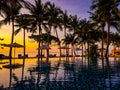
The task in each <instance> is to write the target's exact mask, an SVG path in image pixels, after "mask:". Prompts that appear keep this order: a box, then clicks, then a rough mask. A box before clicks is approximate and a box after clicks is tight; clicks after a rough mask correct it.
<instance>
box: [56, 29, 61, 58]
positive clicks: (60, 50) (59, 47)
mask: <svg viewBox="0 0 120 90" xmlns="http://www.w3.org/2000/svg"><path fill="white" fill-rule="evenodd" d="M55 32H56V36H57V38H59V37H58V32H57V30H56V29H55ZM59 49H60V56H61V45H60V41H59Z"/></svg>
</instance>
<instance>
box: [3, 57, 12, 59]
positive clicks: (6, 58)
mask: <svg viewBox="0 0 120 90" xmlns="http://www.w3.org/2000/svg"><path fill="white" fill-rule="evenodd" d="M2 58H3V59H10V58H11V57H10V56H2Z"/></svg>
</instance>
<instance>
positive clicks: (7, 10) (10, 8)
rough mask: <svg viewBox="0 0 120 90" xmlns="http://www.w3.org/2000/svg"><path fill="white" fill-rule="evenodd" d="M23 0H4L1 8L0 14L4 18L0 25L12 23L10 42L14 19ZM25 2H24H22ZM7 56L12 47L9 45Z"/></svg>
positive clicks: (10, 54)
mask: <svg viewBox="0 0 120 90" xmlns="http://www.w3.org/2000/svg"><path fill="white" fill-rule="evenodd" d="M23 2H24V0H6V4H5V6H6V7H4V6H3V8H1V9H2V13H3V14H2V15H3V16H4V20H2V21H1V23H0V25H2V24H7V23H10V22H11V23H12V37H11V44H12V43H13V42H14V21H15V18H16V16H17V15H18V14H19V12H20V10H21V8H22V4H21V3H23ZM24 3H25V2H24ZM9 56H10V57H11V56H12V47H10V53H9Z"/></svg>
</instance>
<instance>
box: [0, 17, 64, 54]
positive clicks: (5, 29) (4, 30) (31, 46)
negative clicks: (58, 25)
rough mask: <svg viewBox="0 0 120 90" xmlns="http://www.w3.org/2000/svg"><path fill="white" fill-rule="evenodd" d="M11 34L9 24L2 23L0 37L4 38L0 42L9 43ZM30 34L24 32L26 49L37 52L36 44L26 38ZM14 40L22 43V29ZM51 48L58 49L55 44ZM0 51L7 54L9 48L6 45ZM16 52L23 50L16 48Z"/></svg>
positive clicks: (53, 50) (54, 50)
mask: <svg viewBox="0 0 120 90" xmlns="http://www.w3.org/2000/svg"><path fill="white" fill-rule="evenodd" d="M0 20H1V18H0ZM59 33H61V32H59ZM11 35H12V27H11V25H3V26H2V27H1V28H0V38H4V40H3V41H0V43H5V44H10V43H11ZM30 35H31V34H30V33H26V51H27V53H28V52H34V53H37V46H38V44H37V42H35V41H34V40H32V39H29V38H28V36H30ZM60 35H63V34H60ZM14 42H17V43H19V44H21V45H23V31H21V32H20V33H18V34H17V35H16V36H15V37H14ZM51 48H52V49H51V52H56V51H58V49H57V48H58V47H57V46H51ZM0 52H1V53H6V54H7V55H8V53H9V48H8V47H4V49H1V48H0ZM16 52H23V49H21V48H18V49H16Z"/></svg>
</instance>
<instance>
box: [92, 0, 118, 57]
mask: <svg viewBox="0 0 120 90" xmlns="http://www.w3.org/2000/svg"><path fill="white" fill-rule="evenodd" d="M118 2H120V1H118V0H116V2H115V0H107V1H105V0H93V5H92V7H91V8H92V10H94V14H96V15H97V21H99V22H100V23H101V26H102V28H103V30H104V26H105V23H107V28H108V31H107V32H108V34H107V47H106V54H105V56H106V57H107V56H108V49H109V44H110V43H109V42H110V40H109V34H110V26H111V25H114V26H115V25H117V24H115V23H116V22H112V21H113V20H112V18H113V16H114V14H113V12H115V10H116V9H117V10H118V5H119V3H118ZM115 3H116V4H115Z"/></svg>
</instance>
